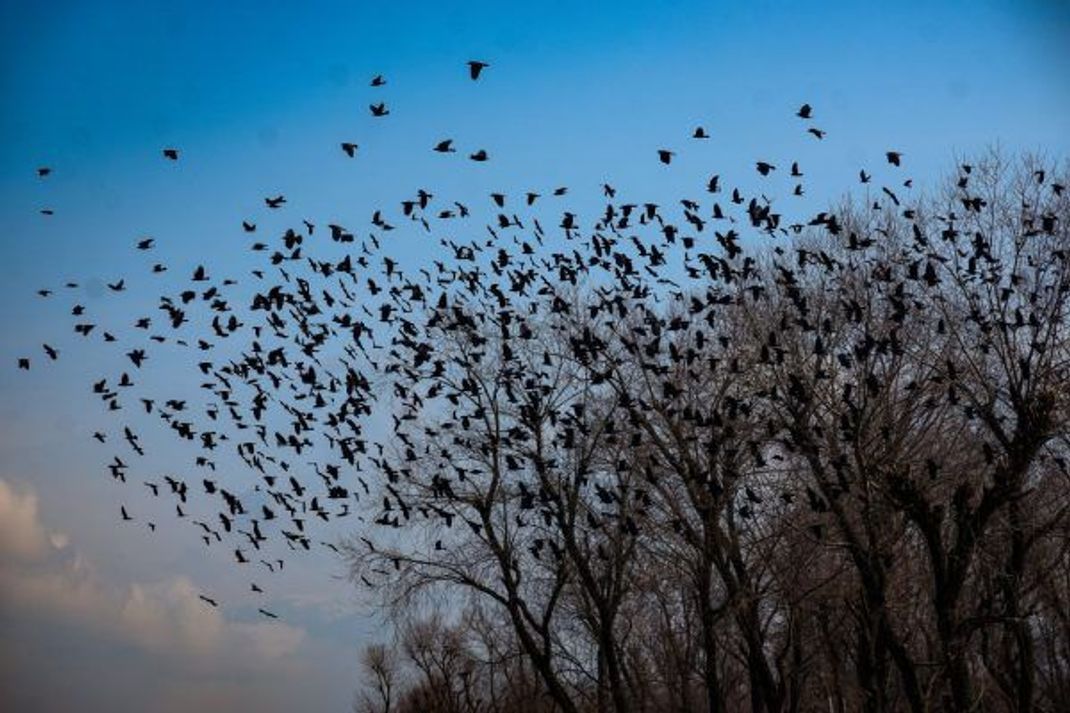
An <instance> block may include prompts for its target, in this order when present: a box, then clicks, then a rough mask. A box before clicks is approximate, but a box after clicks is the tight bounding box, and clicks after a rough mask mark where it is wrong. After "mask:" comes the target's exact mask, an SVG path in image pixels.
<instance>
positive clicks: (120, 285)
mask: <svg viewBox="0 0 1070 713" xmlns="http://www.w3.org/2000/svg"><path fill="white" fill-rule="evenodd" d="M106 284H107V285H108V289H109V290H111V291H112V292H122V291H123V290H125V289H126V279H125V278H123V279H121V280H119V281H118V282H108V283H106Z"/></svg>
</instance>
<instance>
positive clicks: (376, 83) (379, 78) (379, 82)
mask: <svg viewBox="0 0 1070 713" xmlns="http://www.w3.org/2000/svg"><path fill="white" fill-rule="evenodd" d="M384 84H386V80H385V79H383V75H381V74H377V75H375V76H374V77H372V81H371V85H372V86H373V87H381V86H383V85H384Z"/></svg>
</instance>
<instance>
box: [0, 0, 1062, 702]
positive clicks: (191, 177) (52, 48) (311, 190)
mask: <svg viewBox="0 0 1070 713" xmlns="http://www.w3.org/2000/svg"><path fill="white" fill-rule="evenodd" d="M469 59H480V60H484V61H486V62H489V63H490V65H491V66H490V67H489V68H488V69H487V70H486V72H485V74H484V76H483V77H481V79H480V80H479V81H478V82H472V81H470V80H469V79H468V77H467V68H466V67H465V62H466V61H467V60H469ZM376 74H382V75H384V76H385V77H386V79H387V85H386V86H385V87H381V88H371V87H369V80H370V79H371V77H373V76H375V75H376ZM378 101H385V102H387V104H388V106H389V107H390V110H391V114H390V116H389V117H386V118H384V119H375V118H373V117H371V116H370V114H369V112H368V109H367V107H368V105H369V104H370V103H373V102H378ZM804 102H807V103H810V104H811V105H812V106H813V107H814V122H813V123H814V125H816V126H818V127H820V128H822V129H824V130H826V131H827V132H828V135H827V137H826V138H825V139H824V140H823V141H820V142H818V141H817V140H815V139H813V138H812V137H810V136H808V135H806V134H805V132H804V131H803V129H802V128H801V124H800V122H799V120H798V119H797V118H796V117H795V116H794V112H795V111H796V109H797V108H798V107H799V106H800V105H801V104H802V103H804ZM697 125H702V126H704V127H705V128H706V129H707V131H708V132H709V133H710V134H711V137H712V138H711V139H710V140H709V141H705V142H695V141H693V140H691V139H690V138H689V136H690V134H691V132H692V130H693V129H694V127H695V126H697ZM0 136H2V137H3V140H2V141H0V221H2V222H0V226H2V227H0V255H2V258H0V330H2V331H0V334H3V337H2V338H0V709H4V710H20V711H61V710H70V709H72V708H73V707H74V706H75V705H77V706H78V707H79V708H80V709H82V710H90V711H94V710H108V711H142V710H159V711H186V710H198V711H215V710H233V709H251V708H253V707H254V706H255V708H256V709H258V710H262V711H289V710H295V709H301V710H310V711H312V710H323V711H333V710H347V709H348V706H349V704H350V702H351V700H352V695H353V691H354V689H355V688H356V687H357V686H358V685H359V678H358V667H357V661H358V656H359V651H360V649H361V647H362V646H364V645H365V644H367V643H369V642H371V641H374V640H376V639H378V638H382V637H384V636H386V635H387V634H386V633H385V632H384V630H383V628H382V625H381V624H380V623H379V621H378V618H377V616H376V612H375V610H374V608H373V607H372V606H371V605H370V603H369V602H368V601H367V600H366V598H365V597H363V596H362V595H361V594H360V593H359V592H357V591H356V589H355V588H354V587H352V586H351V585H350V584H349V583H347V582H346V581H345V578H344V576H343V575H344V568H343V566H342V564H341V563H340V562H339V561H337V560H335V559H332V557H330V556H329V552H328V551H326V550H323V551H321V552H317V553H316V554H315V555H313V556H309V557H305V558H298V559H294V558H291V559H290V560H288V562H287V569H286V571H284V572H280V573H277V574H275V575H270V576H269V575H268V574H263V575H257V577H259V578H261V579H263V581H262V582H260V584H261V585H263V586H264V587H265V589H269V590H270V591H269V595H270V601H271V606H272V607H273V608H274V609H275V610H277V611H278V612H279V613H280V614H281V616H282V618H281V619H280V620H279V621H277V622H275V621H266V620H264V619H263V618H262V617H258V616H257V614H256V611H255V609H256V606H255V600H254V599H251V598H250V596H249V593H248V586H249V579H250V577H249V575H248V574H247V573H245V572H241V573H239V572H236V571H235V569H236V568H235V567H234V566H233V563H232V560H231V559H230V558H229V556H228V555H227V553H226V552H217V551H213V550H206V549H205V547H204V545H203V543H201V542H200V540H199V539H198V538H197V537H196V533H195V532H191V531H190V529H189V528H179V527H178V526H177V525H175V524H174V523H173V522H172V520H173V518H171V517H170V516H169V514H168V513H164V512H156V511H154V510H153V508H158V507H160V506H159V505H158V504H157V503H154V502H152V501H150V499H149V497H148V494H147V492H134V490H136V488H132V487H131V486H129V485H128V486H121V485H119V484H117V483H115V482H114V481H112V480H111V479H110V478H109V477H108V475H107V471H106V467H105V466H106V464H107V462H108V461H109V460H110V459H111V456H112V454H113V452H112V451H110V450H108V449H107V448H101V447H99V444H97V443H95V442H94V441H93V440H92V439H91V438H90V436H91V434H92V433H93V431H94V430H96V429H97V428H99V427H100V423H101V418H102V415H101V413H100V406H99V403H98V402H96V401H94V400H93V398H92V395H91V394H89V393H88V383H89V381H90V377H93V376H94V375H96V374H98V373H101V372H102V371H103V370H105V369H109V368H113V367H114V366H115V365H114V363H112V362H111V361H109V360H110V359H112V358H113V357H112V356H111V355H112V354H113V352H110V351H108V350H105V349H104V348H102V347H101V346H100V345H99V344H95V343H94V344H90V343H88V342H78V341H75V335H73V334H71V333H70V330H69V322H70V318H69V316H68V315H69V310H70V307H71V305H72V304H73V303H75V302H79V303H83V304H86V305H87V306H88V308H89V309H90V310H91V311H92V312H93V313H94V314H95V315H98V317H99V318H100V319H101V320H105V319H108V318H112V319H127V318H129V316H130V315H131V314H135V313H137V311H138V309H140V306H141V305H145V304H146V300H148V299H151V298H152V296H153V295H155V294H158V293H159V289H158V283H156V282H152V281H151V280H150V278H149V276H148V275H147V269H148V267H149V266H151V264H152V263H153V262H155V261H163V262H166V263H167V264H168V265H169V266H170V268H171V271H170V273H169V275H171V276H173V278H172V277H171V276H167V277H165V278H162V279H175V280H178V279H179V278H178V276H179V275H188V274H189V272H190V271H192V269H193V268H194V266H196V265H197V264H200V263H205V264H208V265H211V266H213V269H216V270H225V271H227V272H228V273H229V272H233V273H234V274H235V275H240V274H242V273H243V270H245V269H246V268H247V266H248V265H249V264H250V262H249V257H248V251H247V250H246V247H247V243H248V236H246V235H244V234H243V233H242V230H241V225H240V222H241V220H243V219H245V220H250V221H254V222H257V223H258V225H259V228H258V230H259V232H258V237H262V236H265V235H266V236H274V235H277V234H280V233H281V232H282V231H283V230H284V229H285V227H287V226H289V225H294V224H296V223H298V221H299V220H300V219H301V218H304V217H307V218H309V219H312V220H314V221H315V222H317V223H319V224H325V223H329V222H338V223H341V224H343V225H347V226H354V227H356V226H366V225H367V220H368V218H369V217H370V215H371V213H372V211H374V210H375V209H376V208H377V207H380V206H393V208H392V210H394V211H395V212H396V210H397V208H396V207H397V205H398V203H399V201H400V200H402V199H403V198H406V197H409V196H411V195H412V194H413V193H415V191H416V190H417V189H418V188H427V189H429V190H431V191H432V192H434V193H436V194H438V195H439V196H440V197H441V198H443V199H445V198H446V197H447V196H449V197H450V198H453V199H461V198H464V199H465V200H466V201H479V200H485V199H484V198H481V197H484V196H486V194H488V193H489V192H491V191H502V192H519V191H525V190H537V191H542V192H544V193H548V192H549V191H550V190H551V189H552V188H554V187H556V186H558V185H568V186H569V187H570V189H571V190H570V193H569V196H568V199H567V201H568V203H567V207H568V209H572V210H576V211H580V212H583V211H588V212H593V211H597V209H598V205H599V200H600V186H601V184H602V183H603V182H608V183H611V184H613V185H614V186H615V187H617V188H618V190H620V191H621V192H622V193H623V194H627V195H634V196H636V197H640V198H642V199H644V200H645V199H658V200H662V199H664V200H668V199H670V198H671V197H676V198H679V197H681V196H684V195H689V194H698V193H699V192H700V191H701V190H702V187H703V185H704V181H705V179H706V178H707V177H708V176H709V175H710V174H712V173H720V174H722V175H723V176H725V177H726V179H727V180H736V181H740V182H746V181H753V180H755V179H754V177H753V173H754V171H753V163H754V161H756V160H767V161H771V162H773V163H775V164H783V163H790V161H792V160H799V161H800V163H801V164H802V165H803V166H804V167H805V169H806V171H807V174H808V186H809V191H810V195H809V196H808V197H807V199H806V200H808V201H810V202H812V203H814V204H825V203H829V202H833V201H835V200H837V199H838V198H839V197H840V196H842V195H843V194H844V193H845V192H847V191H849V190H854V189H856V188H857V186H856V176H857V172H858V170H859V169H860V168H865V169H866V170H867V171H868V172H873V173H875V174H877V175H878V176H880V175H882V174H884V173H887V172H888V171H889V170H891V169H890V168H889V167H888V166H886V165H884V152H885V151H887V150H897V151H901V152H902V153H903V156H904V171H905V172H906V173H904V174H903V175H907V174H909V175H910V176H911V177H912V178H914V179H915V182H916V185H918V186H925V185H931V184H932V183H933V182H935V181H936V180H937V179H938V177H939V176H940V175H941V174H942V173H944V172H946V171H947V170H948V169H949V168H950V167H951V166H953V163H954V161H955V160H956V157H960V156H970V155H975V154H976V153H978V152H980V151H983V150H985V149H986V148H987V147H990V146H994V145H998V146H999V147H1001V148H1002V149H1003V150H1006V151H1011V152H1013V151H1029V150H1032V151H1041V152H1045V153H1047V154H1048V155H1049V156H1051V157H1055V158H1066V157H1067V156H1068V155H1070V5H1067V4H1066V3H1063V2H1040V1H1034V0H1024V1H1023V0H1017V1H1007V2H984V1H977V0H975V1H973V2H961V3H958V2H956V3H950V2H948V3H941V2H931V1H930V2H910V1H902V2H895V3H872V2H822V3H788V2H745V3H744V2H719V1H718V2H694V1H687V2H673V3H640V2H632V1H631V0H623V1H617V2H612V3H595V2H589V3H573V2H525V3H506V2H501V1H499V2H465V3H443V2H434V3H432V2H428V3H422V2H407V3H367V2H346V3H282V2H256V3H252V2H248V3H247V2H228V3H208V2H187V3H156V2H142V3H130V2H95V3H89V2H53V3H32V2H11V1H9V2H4V3H0ZM446 137H452V138H453V139H454V140H455V143H456V144H457V146H458V147H459V153H458V154H456V155H451V156H442V155H439V154H436V153H434V152H432V151H430V148H431V146H433V145H434V144H435V143H436V142H437V141H439V140H440V139H442V138H446ZM341 141H353V142H355V143H357V144H359V146H360V148H359V149H358V152H357V156H356V157H355V158H354V159H349V158H347V157H345V156H344V155H343V154H342V153H341V151H340V150H339V148H338V144H339V142H341ZM168 146H174V147H178V148H179V149H180V150H181V159H180V160H179V161H178V162H168V161H165V160H163V159H162V157H161V155H160V150H161V149H162V148H163V147H168ZM479 148H483V149H485V150H486V151H487V152H488V153H489V154H490V156H491V160H490V161H488V162H486V163H484V164H476V163H474V162H470V161H467V160H465V159H464V158H463V153H460V152H469V151H474V150H476V149H479ZM661 148H668V149H671V150H674V151H676V152H677V155H676V157H675V158H674V161H673V164H672V165H671V166H663V165H661V164H660V163H659V162H658V161H657V157H656V151H657V150H658V149H661ZM39 166H49V167H51V168H52V169H53V173H52V174H51V175H50V176H48V177H47V178H46V179H40V178H38V177H37V176H36V169H37V168H38V167H39ZM897 175H898V174H897ZM899 178H900V179H901V178H902V175H899ZM789 188H790V186H789V185H788V184H786V183H784V184H783V185H780V184H775V185H772V184H771V185H770V187H769V188H768V189H766V190H769V191H780V194H781V196H783V195H784V194H785V193H786V192H787V190H788V189H789ZM279 193H282V194H285V195H286V196H287V199H288V204H287V207H286V209H285V210H282V211H274V212H270V213H269V212H268V211H266V210H265V209H264V207H263V203H262V199H263V197H265V196H268V195H276V194H279ZM42 208H50V209H52V210H53V211H54V215H52V216H43V215H41V214H40V213H39V210H40V209H42ZM361 229H362V230H366V228H361ZM147 236H151V237H153V238H155V240H156V243H157V246H158V247H157V249H156V250H155V251H154V252H153V253H152V254H151V255H146V254H140V253H138V252H137V251H135V250H133V249H132V246H133V244H134V243H135V242H136V241H137V240H139V239H141V238H143V237H147ZM391 239H392V241H393V243H392V244H391V246H390V249H391V250H392V251H394V252H395V253H396V254H399V255H402V256H410V257H414V258H415V257H419V256H420V255H422V254H423V253H424V252H425V245H424V244H423V243H422V242H421V237H420V236H419V235H418V234H415V233H405V232H404V231H398V234H397V235H396V236H393V237H392V238H391ZM424 240H426V238H424ZM120 277H125V278H126V279H127V281H128V283H129V285H130V289H129V290H128V291H127V292H126V293H123V294H121V295H117V296H116V295H109V294H107V292H108V291H107V290H106V289H105V288H104V284H105V283H106V282H113V281H115V280H117V279H119V278H120ZM68 280H70V281H73V282H76V283H78V285H79V287H78V288H76V289H73V290H67V289H65V288H63V283H65V282H66V281H68ZM175 284H177V283H175ZM41 288H49V289H53V290H55V291H56V294H55V295H54V296H53V297H51V298H49V299H41V298H38V297H36V296H35V294H34V293H35V292H36V290H38V289H41ZM150 304H151V303H150ZM129 331H130V330H129V329H127V330H126V332H125V333H129ZM125 333H124V334H125ZM79 339H80V338H79ZM45 342H47V343H50V344H52V345H54V346H56V347H58V348H59V350H60V359H59V361H57V362H55V363H54V364H47V363H46V358H45V357H44V354H43V353H42V351H41V349H40V344H42V343H45ZM27 354H29V355H31V356H32V358H33V361H34V368H33V369H31V371H30V372H20V371H18V370H16V368H15V364H16V360H17V358H18V357H21V356H24V355H27ZM181 368H182V364H181V363H179V361H177V360H169V359H168V358H167V357H166V356H161V357H160V358H159V359H158V360H157V361H154V362H153V363H152V368H151V369H147V370H145V371H146V373H144V374H141V375H139V376H140V378H142V379H144V380H145V383H146V385H152V384H156V385H159V384H168V383H180V384H184V383H187V381H188V382H189V383H190V384H193V385H195V384H196V383H197V382H196V381H195V380H193V376H192V375H190V374H189V373H186V372H182V371H181ZM145 438H146V440H147V442H148V443H149V445H150V446H151V447H150V448H149V451H150V455H149V456H148V457H147V458H146V459H144V461H143V462H142V461H139V465H138V468H139V470H140V471H144V474H145V477H146V478H148V477H156V475H157V474H159V473H161V472H166V471H168V470H175V471H179V470H181V469H183V468H187V467H188V464H187V463H186V461H188V453H183V452H181V451H178V450H169V448H171V446H168V444H167V443H166V442H165V441H164V440H163V439H160V440H159V441H158V442H157V441H156V440H153V438H154V437H153V436H152V434H146V436H145ZM135 477H140V475H137V476H135ZM221 477H224V476H221ZM124 488H125V489H124ZM146 490H147V489H146ZM120 503H123V504H126V505H127V506H129V507H130V508H131V509H132V510H135V511H136V512H137V513H138V516H139V521H140V520H141V519H143V518H148V517H155V518H157V519H158V520H159V522H160V525H161V526H160V527H159V528H158V530H157V532H156V533H154V534H153V535H151V536H150V535H149V534H148V533H147V532H146V531H145V529H144V528H137V529H134V528H131V527H130V526H129V525H130V523H123V522H121V521H120V518H119V505H120ZM165 523H166V526H165ZM332 534H334V535H341V534H345V532H344V531H339V532H335V533H332ZM325 536H327V535H325ZM202 593H210V594H211V595H212V596H215V597H217V598H218V599H220V600H221V601H223V602H224V606H221V607H220V608H219V609H212V608H209V607H206V606H204V605H203V603H202V602H200V600H199V599H198V595H199V594H202Z"/></svg>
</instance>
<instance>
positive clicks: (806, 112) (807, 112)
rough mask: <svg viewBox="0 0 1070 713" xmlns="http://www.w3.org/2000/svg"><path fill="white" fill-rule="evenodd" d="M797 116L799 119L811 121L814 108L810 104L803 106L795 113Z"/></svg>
mask: <svg viewBox="0 0 1070 713" xmlns="http://www.w3.org/2000/svg"><path fill="white" fill-rule="evenodd" d="M795 116H797V117H799V118H800V119H809V118H811V117H812V116H813V107H811V106H810V105H809V104H803V105H802V106H801V107H799V110H798V111H797V112H795Z"/></svg>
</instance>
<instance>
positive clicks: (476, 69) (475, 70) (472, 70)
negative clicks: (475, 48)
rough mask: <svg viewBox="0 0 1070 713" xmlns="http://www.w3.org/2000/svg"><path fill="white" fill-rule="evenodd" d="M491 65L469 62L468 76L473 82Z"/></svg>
mask: <svg viewBox="0 0 1070 713" xmlns="http://www.w3.org/2000/svg"><path fill="white" fill-rule="evenodd" d="M489 66H490V65H489V64H487V63H486V62H480V61H478V60H470V61H469V62H468V76H470V77H471V78H472V81H475V80H477V79H479V74H480V73H481V72H482V71H483V70H484V69H485V68H487V67H489Z"/></svg>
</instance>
